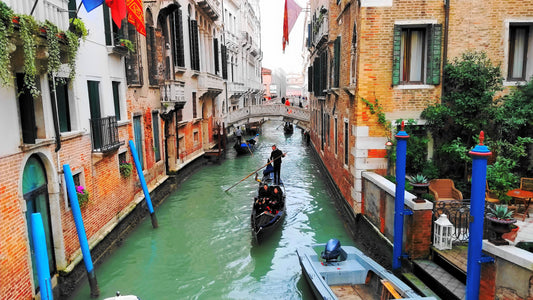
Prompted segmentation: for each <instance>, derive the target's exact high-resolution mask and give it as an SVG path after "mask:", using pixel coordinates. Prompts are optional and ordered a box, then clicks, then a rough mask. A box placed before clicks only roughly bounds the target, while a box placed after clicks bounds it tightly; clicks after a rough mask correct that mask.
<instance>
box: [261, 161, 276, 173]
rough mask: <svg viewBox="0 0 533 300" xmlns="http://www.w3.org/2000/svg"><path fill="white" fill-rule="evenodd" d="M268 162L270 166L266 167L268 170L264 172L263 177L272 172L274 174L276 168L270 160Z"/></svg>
mask: <svg viewBox="0 0 533 300" xmlns="http://www.w3.org/2000/svg"><path fill="white" fill-rule="evenodd" d="M267 162H268V165H267V166H266V168H265V169H264V170H263V175H264V176H266V175H268V174H270V173H272V172H274V167H273V166H272V163H271V162H270V160H267Z"/></svg>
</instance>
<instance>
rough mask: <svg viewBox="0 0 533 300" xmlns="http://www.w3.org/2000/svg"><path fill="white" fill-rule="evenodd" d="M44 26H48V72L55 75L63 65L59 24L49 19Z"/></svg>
mask: <svg viewBox="0 0 533 300" xmlns="http://www.w3.org/2000/svg"><path fill="white" fill-rule="evenodd" d="M44 27H45V28H46V42H47V45H48V68H47V71H48V74H51V75H52V76H55V74H56V73H57V70H59V67H60V66H61V60H60V54H61V50H60V48H59V37H58V34H59V30H58V29H57V26H55V25H54V24H52V23H50V22H49V21H46V22H45V25H44Z"/></svg>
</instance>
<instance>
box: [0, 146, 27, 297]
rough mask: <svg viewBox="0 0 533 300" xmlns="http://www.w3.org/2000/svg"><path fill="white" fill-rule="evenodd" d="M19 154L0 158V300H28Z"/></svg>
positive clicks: (20, 156) (25, 237) (20, 159)
mask: <svg viewBox="0 0 533 300" xmlns="http://www.w3.org/2000/svg"><path fill="white" fill-rule="evenodd" d="M22 158H23V156H22V155H21V154H17V155H11V156H7V157H2V158H0V168H1V170H2V172H0V199H1V201H0V282H1V284H0V299H31V297H32V282H31V278H30V276H29V274H30V273H31V267H30V265H29V264H28V255H29V249H28V247H29V244H28V239H27V237H28V234H27V230H26V226H25V223H26V221H25V216H24V213H23V211H22V207H21V201H22V197H21V195H20V192H21V187H20V185H19V184H20V183H21V176H20V175H21V174H20V172H22V171H21V166H20V164H21V162H22Z"/></svg>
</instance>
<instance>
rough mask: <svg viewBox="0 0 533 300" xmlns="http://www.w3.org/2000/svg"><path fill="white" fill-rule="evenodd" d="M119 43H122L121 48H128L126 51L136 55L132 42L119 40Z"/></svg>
mask: <svg viewBox="0 0 533 300" xmlns="http://www.w3.org/2000/svg"><path fill="white" fill-rule="evenodd" d="M118 41H119V43H120V46H122V47H126V49H128V52H130V53H135V45H134V44H133V42H132V41H130V40H128V39H119V40H118Z"/></svg>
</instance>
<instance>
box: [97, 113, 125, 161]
mask: <svg viewBox="0 0 533 300" xmlns="http://www.w3.org/2000/svg"><path fill="white" fill-rule="evenodd" d="M91 138H92V142H93V152H100V153H108V152H111V151H114V150H117V149H118V148H119V147H120V146H121V145H122V144H124V142H121V141H119V140H118V126H117V119H116V117H115V116H111V117H105V118H99V119H91Z"/></svg>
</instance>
